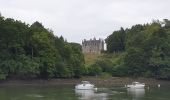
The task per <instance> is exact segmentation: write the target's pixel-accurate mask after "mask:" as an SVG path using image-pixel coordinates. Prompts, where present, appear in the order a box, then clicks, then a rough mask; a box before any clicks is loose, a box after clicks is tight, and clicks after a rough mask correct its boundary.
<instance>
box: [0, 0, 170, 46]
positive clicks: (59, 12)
mask: <svg viewBox="0 0 170 100" xmlns="http://www.w3.org/2000/svg"><path fill="white" fill-rule="evenodd" d="M169 4H170V0H0V12H1V15H2V16H4V17H6V18H14V19H16V20H21V21H22V22H25V23H28V24H32V23H33V22H35V21H39V22H41V23H42V24H43V25H44V26H45V27H46V28H49V29H52V30H53V32H54V34H55V35H56V36H61V35H62V36H63V37H64V38H66V40H67V41H68V42H77V43H81V41H82V40H83V39H86V40H88V39H90V38H94V37H96V38H97V39H98V38H103V39H105V38H106V37H107V36H109V35H110V34H112V32H113V31H116V30H119V29H120V27H123V28H130V27H131V26H132V25H135V24H144V23H150V22H152V20H154V19H158V20H163V19H170V6H169Z"/></svg>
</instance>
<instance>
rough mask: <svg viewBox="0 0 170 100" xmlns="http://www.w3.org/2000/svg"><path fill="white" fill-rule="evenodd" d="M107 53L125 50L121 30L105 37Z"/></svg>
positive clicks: (123, 36) (123, 32) (123, 34)
mask: <svg viewBox="0 0 170 100" xmlns="http://www.w3.org/2000/svg"><path fill="white" fill-rule="evenodd" d="M106 43H107V51H108V52H109V53H112V52H119V51H124V50H125V31H124V29H123V28H121V29H120V30H119V31H114V32H113V34H111V35H110V36H108V37H107V39H106Z"/></svg>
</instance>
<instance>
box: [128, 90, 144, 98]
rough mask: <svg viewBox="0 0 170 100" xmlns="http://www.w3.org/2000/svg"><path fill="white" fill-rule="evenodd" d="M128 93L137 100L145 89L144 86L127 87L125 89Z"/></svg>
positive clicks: (141, 96) (142, 95)
mask: <svg viewBox="0 0 170 100" xmlns="http://www.w3.org/2000/svg"><path fill="white" fill-rule="evenodd" d="M127 91H128V94H130V95H131V96H132V97H133V98H134V100H138V99H140V98H143V97H144V95H145V89H144V88H140V89H136V88H128V89H127Z"/></svg>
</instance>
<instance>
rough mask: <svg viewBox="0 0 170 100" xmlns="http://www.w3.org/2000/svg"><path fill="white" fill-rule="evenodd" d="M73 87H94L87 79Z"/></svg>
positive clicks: (80, 88)
mask: <svg viewBox="0 0 170 100" xmlns="http://www.w3.org/2000/svg"><path fill="white" fill-rule="evenodd" d="M75 89H78V90H91V89H94V85H93V84H91V83H90V82H88V81H82V83H81V84H77V85H76V86H75Z"/></svg>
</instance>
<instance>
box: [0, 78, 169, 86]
mask: <svg viewBox="0 0 170 100" xmlns="http://www.w3.org/2000/svg"><path fill="white" fill-rule="evenodd" d="M81 81H89V82H91V83H93V84H95V85H96V86H100V87H105V86H106V87H107V86H124V85H127V84H131V83H132V82H134V81H138V82H141V83H145V84H146V86H157V85H158V84H161V86H168V85H170V81H166V80H157V79H153V78H129V77H107V78H102V77H82V78H79V79H76V78H72V79H71V78H68V79H62V78H61V79H48V80H43V79H28V80H20V79H10V80H1V81H0V86H46V85H76V84H78V83H80V82H81Z"/></svg>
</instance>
